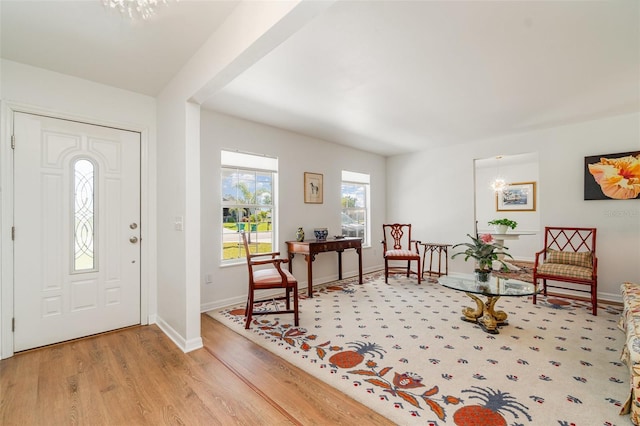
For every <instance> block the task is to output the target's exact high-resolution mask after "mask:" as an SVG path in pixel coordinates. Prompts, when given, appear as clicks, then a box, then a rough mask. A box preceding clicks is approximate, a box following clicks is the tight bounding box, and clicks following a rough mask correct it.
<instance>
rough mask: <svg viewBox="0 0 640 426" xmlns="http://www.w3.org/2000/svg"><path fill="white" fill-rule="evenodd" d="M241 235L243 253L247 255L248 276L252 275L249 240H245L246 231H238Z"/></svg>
mask: <svg viewBox="0 0 640 426" xmlns="http://www.w3.org/2000/svg"><path fill="white" fill-rule="evenodd" d="M240 235H242V244H243V245H244V254H245V256H246V257H247V267H248V268H249V276H250V277H253V264H252V262H251V250H250V249H249V242H248V241H247V233H246V232H245V231H240Z"/></svg>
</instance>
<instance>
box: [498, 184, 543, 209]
mask: <svg viewBox="0 0 640 426" xmlns="http://www.w3.org/2000/svg"><path fill="white" fill-rule="evenodd" d="M496 211H499V212H512V211H521V212H534V211H536V183H535V182H517V183H510V184H509V186H508V187H507V189H505V190H504V191H502V192H498V193H496Z"/></svg>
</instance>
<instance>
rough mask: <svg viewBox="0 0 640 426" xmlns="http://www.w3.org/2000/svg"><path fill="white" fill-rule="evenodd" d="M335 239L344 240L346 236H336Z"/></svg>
mask: <svg viewBox="0 0 640 426" xmlns="http://www.w3.org/2000/svg"><path fill="white" fill-rule="evenodd" d="M333 238H335V239H336V240H342V239H343V238H344V235H334V236H333Z"/></svg>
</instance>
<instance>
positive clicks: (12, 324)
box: [11, 318, 16, 332]
mask: <svg viewBox="0 0 640 426" xmlns="http://www.w3.org/2000/svg"><path fill="white" fill-rule="evenodd" d="M11 331H12V332H13V331H16V319H15V318H11Z"/></svg>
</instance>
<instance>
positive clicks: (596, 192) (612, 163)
mask: <svg viewBox="0 0 640 426" xmlns="http://www.w3.org/2000/svg"><path fill="white" fill-rule="evenodd" d="M639 198H640V151H633V152H620V153H617V154H603V155H592V156H590V157H584V199H585V200H633V199H639Z"/></svg>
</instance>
